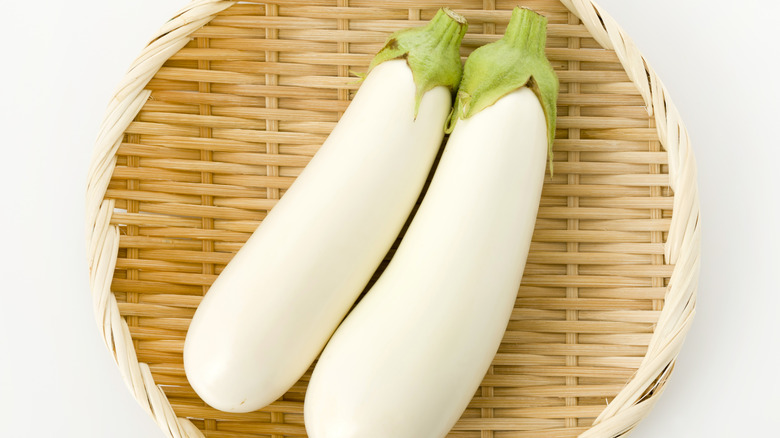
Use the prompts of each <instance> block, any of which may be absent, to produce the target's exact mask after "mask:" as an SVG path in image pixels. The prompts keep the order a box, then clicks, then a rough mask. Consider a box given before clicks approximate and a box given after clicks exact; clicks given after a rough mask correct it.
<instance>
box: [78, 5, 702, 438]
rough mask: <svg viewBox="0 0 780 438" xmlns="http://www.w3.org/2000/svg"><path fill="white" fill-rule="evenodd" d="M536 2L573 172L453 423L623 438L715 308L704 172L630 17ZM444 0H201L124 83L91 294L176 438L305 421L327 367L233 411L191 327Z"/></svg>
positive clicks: (494, 29) (501, 14)
mask: <svg viewBox="0 0 780 438" xmlns="http://www.w3.org/2000/svg"><path fill="white" fill-rule="evenodd" d="M522 4H523V5H524V6H528V7H531V8H534V9H537V10H539V11H541V12H542V13H544V14H545V15H547V16H548V18H549V20H550V26H549V39H548V48H547V51H548V55H549V56H550V58H551V60H552V63H553V65H554V67H555V68H556V70H557V72H558V74H559V77H560V78H561V95H560V100H559V105H560V109H559V113H560V114H561V117H560V121H559V130H558V132H557V135H556V143H555V161H556V164H555V165H556V167H555V168H556V174H555V176H554V177H552V178H549V176H548V178H549V179H548V180H547V181H546V184H545V187H544V191H543V197H542V202H541V207H540V210H539V218H538V220H537V226H536V231H535V233H534V241H533V243H532V246H531V253H530V254H529V260H528V265H527V267H526V275H525V277H524V279H523V285H522V286H521V287H520V290H519V293H518V299H517V304H516V308H515V310H514V312H513V314H512V320H511V321H510V323H509V326H508V329H507V332H506V335H505V337H504V340H503V342H502V345H501V347H500V350H499V353H498V354H497V356H496V358H495V360H494V362H493V365H492V366H491V368H490V370H489V372H488V374H487V375H486V377H485V379H484V380H483V384H482V387H481V389H480V391H479V392H478V394H477V397H475V399H474V400H473V401H472V403H471V404H470V405H469V408H468V409H467V410H466V412H465V413H464V415H463V418H462V419H461V420H460V421H459V422H458V424H457V425H456V427H455V429H454V430H453V432H452V433H451V436H453V437H480V438H487V437H494V438H497V437H537V436H538V437H542V436H544V437H572V436H583V437H594V436H598V437H614V436H621V435H624V434H625V433H628V432H629V431H630V430H631V429H632V428H633V427H634V426H635V425H636V424H637V422H638V421H640V420H641V419H642V418H643V417H644V416H645V415H647V413H648V412H649V410H650V409H651V408H652V406H653V405H654V403H655V402H656V401H657V399H658V395H659V394H660V392H661V391H662V390H663V386H664V384H665V382H666V379H667V378H668V376H669V373H670V372H671V369H672V368H673V365H674V360H675V358H676V356H677V353H678V351H679V349H680V347H681V344H682V340H683V338H684V335H685V333H686V331H687V330H688V328H689V327H690V321H691V319H692V317H693V313H694V306H695V293H696V283H697V278H698V270H699V239H700V235H699V226H698V213H699V211H698V195H697V191H696V169H695V163H694V161H693V156H692V153H691V150H690V145H689V141H688V138H687V134H686V131H685V129H684V127H683V126H682V123H681V121H680V119H679V114H678V113H677V111H676V109H675V107H674V105H673V104H672V102H671V101H670V99H669V98H668V95H667V92H666V90H665V89H664V88H663V85H662V84H661V82H660V80H659V79H658V77H657V76H656V75H655V73H654V72H653V71H652V69H651V68H650V66H649V64H648V63H647V62H646V61H645V60H644V59H643V58H642V56H641V54H640V53H639V51H638V50H637V49H636V47H635V46H634V45H633V44H632V43H631V41H630V39H629V38H628V37H627V36H626V35H625V34H624V33H623V32H622V31H621V30H620V28H619V26H618V25H617V24H616V23H615V22H614V20H612V19H611V18H610V17H609V16H608V15H607V14H605V13H604V12H603V11H602V10H601V9H600V8H599V7H598V6H597V5H595V4H594V3H592V2H590V1H588V0H564V1H563V2H562V3H559V2H557V1H554V0H529V1H524V2H522ZM439 6H440V4H439V2H420V1H419V0H415V1H395V2H386V3H377V2H368V1H364V0H349V1H348V2H347V1H346V0H313V1H307V2H306V5H301V4H300V2H293V1H288V0H284V1H276V2H269V3H266V2H261V1H250V2H242V3H238V4H236V3H235V2H228V1H216V0H199V1H195V2H193V3H191V4H190V5H189V6H187V7H186V8H185V9H183V10H182V11H181V12H180V13H179V14H178V15H177V16H176V17H174V19H172V20H171V21H169V22H168V23H167V24H166V25H165V26H164V27H163V29H161V31H160V33H159V35H158V36H157V37H155V38H154V39H153V40H152V42H151V43H150V45H149V46H148V47H147V48H146V49H145V50H144V51H143V53H142V54H141V55H140V56H139V58H138V59H137V60H136V61H135V63H134V64H133V66H132V67H131V69H130V71H129V72H128V74H127V76H126V77H125V79H124V80H123V81H122V83H121V84H120V87H119V89H118V91H117V93H116V96H115V98H114V99H113V100H112V102H111V104H110V106H109V109H108V113H107V116H106V119H105V121H104V123H103V125H102V126H101V131H100V134H99V136H98V140H97V145H96V149H95V154H94V159H93V162H92V165H91V167H90V174H89V175H90V179H89V184H88V189H87V240H88V248H89V262H90V286H91V289H92V292H93V301H94V303H95V315H96V318H97V321H98V324H99V326H100V327H101V330H102V333H103V335H104V338H105V340H106V345H107V346H108V348H109V350H110V351H112V353H113V354H114V357H115V359H116V361H117V364H118V366H119V369H120V371H121V373H122V375H123V377H124V378H125V381H126V383H127V384H128V387H129V389H130V390H131V392H132V393H133V394H134V395H135V396H136V398H137V399H138V400H139V403H141V405H142V406H143V407H144V408H145V409H146V410H148V411H149V412H150V414H151V415H152V416H153V417H154V418H155V420H156V421H157V422H158V423H159V424H160V425H161V427H162V428H163V430H164V431H165V432H166V434H167V435H168V436H177V437H178V436H182V437H197V436H203V433H204V432H205V433H206V435H207V436H209V437H221V436H224V437H227V436H230V437H236V436H255V435H256V434H261V435H265V436H267V435H268V434H270V435H271V436H272V437H281V436H287V435H303V434H305V430H304V428H303V419H302V415H301V414H302V404H301V402H302V397H303V393H304V391H305V388H306V382H307V381H308V378H309V376H310V372H309V373H307V374H306V375H304V377H303V378H302V379H301V381H300V382H299V383H297V384H296V385H295V386H293V388H291V390H290V391H289V392H288V394H287V395H285V397H284V398H283V400H280V401H277V402H275V403H274V404H272V405H271V406H269V407H267V408H265V409H263V410H261V411H258V412H255V413H251V414H241V415H239V414H226V413H221V412H218V411H215V410H213V409H211V408H209V407H207V406H205V405H204V404H203V402H202V401H200V400H199V399H198V398H197V396H196V395H195V393H194V392H193V391H192V390H191V389H190V388H189V386H188V384H187V381H186V377H185V376H184V371H183V367H182V364H181V350H182V345H183V339H184V334H185V333H186V329H187V326H188V324H189V319H190V318H191V316H192V314H193V311H194V308H195V307H197V305H198V303H199V302H200V299H201V297H202V295H203V294H204V293H205V291H206V290H207V288H208V286H209V285H210V284H211V282H212V281H213V280H214V278H216V275H218V274H219V272H221V269H222V267H223V266H224V265H225V264H226V263H227V262H228V261H229V260H230V258H231V257H232V254H233V253H235V251H237V250H238V249H239V248H240V246H241V244H242V243H243V242H244V241H245V240H246V238H247V237H248V236H249V233H251V232H252V231H253V230H254V228H255V227H256V226H257V223H258V222H259V221H261V220H262V219H263V217H264V216H265V213H266V212H267V211H268V210H269V209H271V208H273V205H274V204H275V201H276V200H277V199H279V198H280V197H281V196H283V194H284V190H286V189H287V188H288V187H289V186H290V184H291V183H292V181H293V180H294V178H295V177H296V176H297V174H298V173H299V172H300V169H301V168H302V167H303V166H305V165H306V163H307V162H308V160H309V158H310V157H311V156H312V155H313V154H314V153H315V152H316V150H317V148H318V146H319V144H320V143H321V142H322V141H323V140H324V138H325V137H326V136H327V134H328V133H329V132H330V130H331V129H332V127H333V126H334V124H335V122H336V121H337V120H338V117H339V115H340V113H341V112H343V111H344V109H345V108H346V106H347V105H348V102H349V98H350V97H351V94H352V92H353V90H355V89H356V88H357V86H358V85H357V83H355V81H354V80H353V79H352V78H350V77H349V76H350V75H349V71H350V70H352V71H357V72H362V71H365V67H366V65H367V63H368V62H369V61H370V59H371V56H372V54H373V53H374V52H375V51H376V50H377V49H378V48H379V47H380V46H381V44H382V42H383V40H384V38H385V37H386V35H387V34H388V33H389V32H392V31H394V30H397V29H400V28H403V27H408V26H412V25H419V24H421V23H422V22H424V21H426V20H427V19H429V18H430V17H431V16H432V14H433V13H434V12H435V10H436V9H437V8H438V7H439ZM449 6H451V7H453V8H454V9H456V10H457V11H458V12H460V13H462V14H464V15H465V16H466V17H467V18H468V19H469V21H470V22H471V28H470V32H469V34H468V35H467V36H466V38H465V39H464V49H463V53H462V54H463V56H464V57H465V56H466V55H467V54H468V53H469V52H470V51H471V50H473V49H474V48H475V47H477V46H479V45H481V44H484V43H487V42H490V41H494V40H495V39H496V38H498V36H499V35H500V34H501V33H502V32H503V30H504V28H505V26H506V23H507V22H508V17H509V10H511V8H512V7H513V6H514V2H506V1H503V0H496V1H491V0H484V1H479V0H456V1H453V2H450V4H449ZM604 49H607V50H604ZM648 115H649V117H648ZM661 146H663V148H664V150H665V152H664V151H662V150H661V149H660V148H661ZM672 191H673V193H674V196H672ZM468 205H469V200H468V199H464V208H468ZM388 256H389V257H390V256H392V251H391V253H390V254H389V255H388ZM605 401H606V402H608V403H605ZM177 416H178V417H180V418H177ZM187 418H189V420H188V419H187Z"/></svg>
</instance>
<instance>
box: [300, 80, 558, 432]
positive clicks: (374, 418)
mask: <svg viewBox="0 0 780 438" xmlns="http://www.w3.org/2000/svg"><path fill="white" fill-rule="evenodd" d="M546 153H547V131H546V126H545V119H544V114H543V112H542V108H541V105H540V104H539V101H538V100H537V98H536V96H535V95H534V94H533V92H531V91H530V90H529V89H527V88H521V89H520V90H518V91H515V92H513V93H511V94H509V95H507V96H505V97H503V98H501V99H500V100H499V101H498V102H496V103H495V104H494V105H493V106H491V107H488V108H486V109H485V110H483V111H481V112H480V113H478V114H476V115H474V116H473V117H471V118H469V119H467V120H459V121H458V123H457V125H456V127H455V130H454V132H453V133H452V135H451V136H450V138H449V141H448V143H447V146H446V148H445V150H444V153H443V156H442V159H441V162H440V163H439V166H438V168H437V170H436V173H435V174H434V177H433V181H432V183H431V186H430V188H429V189H428V193H427V194H426V195H425V198H424V199H423V202H422V204H421V206H420V209H419V211H418V212H417V214H416V216H415V217H414V219H413V220H412V223H411V225H410V227H409V229H408V231H407V233H406V235H405V236H404V238H403V240H402V241H401V245H400V247H399V248H398V251H397V252H396V254H395V256H394V257H393V259H392V261H391V262H390V265H389V266H388V267H387V270H386V271H385V272H384V273H383V274H382V276H381V277H380V278H379V280H378V281H377V283H375V285H374V286H373V287H372V288H371V290H370V291H369V292H368V294H367V295H366V296H365V297H364V299H363V300H362V301H361V302H360V303H359V304H358V305H357V307H356V308H355V309H354V310H353V311H352V312H351V313H350V314H349V316H348V317H347V318H346V320H345V321H344V322H343V323H342V324H341V326H340V327H339V328H338V330H336V333H335V334H334V335H333V338H331V340H330V342H329V343H328V345H327V347H326V348H325V350H324V351H323V353H322V355H321V357H320V359H319V361H318V363H317V365H316V366H315V369H314V374H313V375H312V378H311V381H310V382H309V387H308V390H307V393H306V398H305V403H304V420H305V423H306V431H307V433H308V434H309V436H310V437H311V438H365V437H371V438H436V437H444V436H445V435H446V434H447V433H448V432H449V430H450V429H451V428H452V427H453V425H454V424H455V422H456V421H457V420H458V418H459V417H460V415H461V414H462V413H463V411H464V409H465V408H466V406H467V405H468V403H469V401H470V400H471V398H472V396H473V395H474V393H475V392H476V390H477V388H478V387H479V384H480V382H481V380H482V378H483V377H484V375H485V373H486V371H487V369H488V367H489V366H490V363H491V361H492V360H493V357H494V356H495V353H496V351H497V349H498V346H499V344H500V342H501V338H502V337H503V334H504V331H505V330H506V326H507V323H508V321H509V317H510V315H511V312H512V308H513V307H514V303H515V297H516V295H517V290H518V287H519V285H520V281H521V278H522V273H523V268H524V266H525V261H526V257H527V254H528V249H529V245H530V242H531V235H532V233H533V229H534V224H535V222H536V212H537V210H538V206H539V199H540V196H541V189H542V183H543V179H544V168H545V160H546Z"/></svg>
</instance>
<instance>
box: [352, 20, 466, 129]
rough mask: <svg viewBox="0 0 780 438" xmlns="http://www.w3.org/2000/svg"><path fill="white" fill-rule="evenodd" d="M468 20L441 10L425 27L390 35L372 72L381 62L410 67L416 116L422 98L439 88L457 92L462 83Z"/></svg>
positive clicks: (375, 59) (372, 66)
mask: <svg viewBox="0 0 780 438" xmlns="http://www.w3.org/2000/svg"><path fill="white" fill-rule="evenodd" d="M466 28H468V24H467V23H466V19H465V18H464V17H463V16H461V15H460V14H457V13H455V12H453V11H452V10H450V9H448V8H442V9H439V11H438V12H437V13H436V15H435V16H434V17H433V18H432V19H431V21H429V22H428V24H426V25H425V26H421V27H413V28H410V29H403V30H400V31H398V32H395V33H393V34H392V35H390V38H388V39H387V42H386V43H385V46H384V47H383V48H382V50H380V51H379V53H377V54H376V56H375V57H374V59H373V60H372V61H371V64H370V65H369V66H368V69H369V71H371V69H372V68H374V67H376V66H377V65H379V64H381V63H382V62H385V61H389V60H391V59H398V58H403V59H406V62H407V63H408V64H409V68H410V69H411V70H412V76H413V77H414V83H415V87H416V92H415V102H414V115H415V117H416V116H417V111H418V110H419V108H420V101H421V100H422V97H423V95H424V94H425V93H426V92H427V91H429V90H431V89H433V88H434V87H437V86H440V85H441V86H445V87H447V88H449V89H450V90H451V91H452V92H454V91H455V90H456V89H457V88H458V84H459V83H460V79H461V74H462V72H463V67H462V66H461V63H460V42H461V40H463V35H465V34H466Z"/></svg>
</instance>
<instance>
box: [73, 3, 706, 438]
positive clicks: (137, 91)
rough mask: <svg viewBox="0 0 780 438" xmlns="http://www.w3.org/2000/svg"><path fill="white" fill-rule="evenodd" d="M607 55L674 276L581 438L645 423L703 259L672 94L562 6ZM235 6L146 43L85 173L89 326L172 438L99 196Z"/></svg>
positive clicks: (621, 45) (572, 6) (194, 8)
mask: <svg viewBox="0 0 780 438" xmlns="http://www.w3.org/2000/svg"><path fill="white" fill-rule="evenodd" d="M560 1H561V3H562V4H563V5H564V6H565V7H566V8H567V9H568V10H569V11H570V12H571V13H573V14H574V15H576V16H577V17H578V18H579V19H580V20H581V21H582V23H583V24H584V26H585V27H586V28H587V30H588V32H589V33H590V35H591V36H592V37H593V38H594V39H595V40H596V41H597V42H598V43H599V45H600V46H601V47H603V48H605V49H609V50H614V51H615V53H616V55H617V57H618V59H619V62H620V64H621V65H622V66H623V68H624V70H625V71H626V73H627V74H628V76H629V78H630V80H631V82H632V83H633V84H634V85H635V87H636V88H637V90H638V92H639V94H640V95H641V96H642V99H643V101H644V103H645V106H646V109H647V112H648V115H649V116H652V117H653V118H654V121H655V126H656V130H657V133H658V137H659V140H660V143H661V146H662V147H663V148H664V150H665V151H666V152H667V155H668V162H669V181H670V187H671V188H672V190H673V192H674V209H673V214H672V218H671V224H670V228H669V233H668V238H667V240H666V242H665V243H664V255H665V263H666V264H674V269H673V272H672V275H671V278H670V281H669V285H668V286H667V288H666V297H665V305H664V307H663V309H662V311H661V314H660V316H659V319H658V322H657V323H656V326H655V330H654V331H653V335H652V338H651V341H650V344H649V346H648V350H647V353H646V354H645V356H644V358H643V360H642V363H641V364H640V366H639V368H638V369H637V371H636V373H635V374H634V376H633V377H632V378H631V379H630V380H629V381H628V383H627V384H626V385H625V386H624V387H623V388H622V389H621V390H620V392H619V393H618V394H617V396H616V397H615V398H614V399H613V400H612V401H611V402H610V403H609V404H608V405H607V407H606V408H605V409H604V411H603V412H602V413H601V414H600V415H599V416H598V418H597V419H596V420H595V422H594V424H593V426H592V427H590V428H589V429H588V430H587V431H585V432H583V433H582V434H581V435H580V437H585V438H591V437H616V436H621V435H624V434H625V433H627V432H629V431H630V430H631V429H633V428H634V427H635V426H636V425H637V424H638V423H639V421H641V420H642V419H643V418H644V417H645V416H647V415H648V414H649V412H650V410H651V409H652V407H653V406H654V405H655V403H656V402H657V401H658V398H659V395H660V394H661V393H662V392H663V388H664V385H665V382H666V380H667V378H668V376H669V374H670V373H671V371H672V369H673V367H674V363H675V360H676V358H677V355H678V353H679V351H680V349H681V347H682V343H683V340H684V338H685V335H686V333H687V331H688V330H689V328H690V326H691V323H692V320H693V317H694V315H695V301H696V293H697V284H698V273H699V260H700V239H701V235H700V223H699V198H698V188H697V183H696V165H695V159H694V156H693V151H692V148H691V146H690V140H689V137H688V133H687V130H686V128H685V126H684V124H683V122H682V120H681V118H680V115H679V112H678V111H677V109H676V107H675V105H674V104H673V102H672V100H671V98H670V97H669V94H668V92H667V90H666V88H665V87H664V85H663V83H662V82H661V80H660V78H659V77H658V76H657V74H656V73H655V71H654V70H653V69H652V68H651V66H650V64H649V63H648V62H647V60H646V59H645V58H644V56H643V55H642V54H641V53H640V51H639V50H638V48H637V47H636V46H635V45H634V43H633V42H632V40H631V39H630V38H629V37H628V36H627V35H626V34H625V32H624V31H623V30H622V29H621V27H620V26H619V25H618V24H617V22H616V21H615V20H614V19H613V18H612V17H611V16H609V14H607V13H606V12H605V11H604V10H603V9H602V8H601V7H600V6H598V5H597V4H596V3H594V2H593V1H591V0H560ZM236 3H238V2H237V1H227V0H193V1H192V2H191V3H190V4H189V5H187V6H185V7H184V8H183V9H182V10H180V11H179V12H178V13H177V14H176V15H175V16H174V17H173V18H171V19H170V20H169V21H168V22H167V23H166V24H165V25H164V26H163V27H162V28H161V29H160V30H159V31H158V33H157V35H155V36H154V37H153V38H152V40H151V41H150V43H149V45H148V46H147V47H146V48H145V49H144V50H143V51H142V53H141V54H140V55H139V56H138V58H137V59H136V60H135V61H134V62H133V64H132V65H131V67H130V69H129V71H128V73H127V74H126V76H125V77H124V78H123V80H122V81H121V82H120V84H119V86H118V88H117V91H116V93H115V95H114V97H113V98H112V100H111V102H110V104H109V107H108V109H107V113H106V117H105V119H104V121H103V124H102V125H101V128H100V131H99V135H98V138H97V140H96V144H95V148H94V152H93V158H92V162H91V165H90V168H89V172H88V175H89V177H88V184H87V190H86V192H87V193H86V195H87V202H86V207H87V214H86V218H87V219H86V238H87V248H88V263H89V269H90V289H91V292H92V297H93V305H94V306H93V308H94V313H95V317H96V322H97V324H98V327H99V328H100V330H101V334H102V336H103V338H104V340H105V342H106V346H107V348H108V349H109V351H111V352H112V354H113V356H114V358H115V360H116V362H117V365H118V366H119V368H120V371H121V374H122V376H123V378H124V380H125V382H126V384H127V385H128V387H129V389H130V390H131V392H132V393H133V394H134V396H135V398H136V399H137V401H138V402H139V403H140V404H141V406H142V407H143V408H144V409H145V410H147V411H148V412H149V413H150V414H151V415H152V416H153V417H154V419H155V420H156V422H157V423H158V424H159V426H160V427H161V428H162V429H163V431H164V432H165V433H166V434H168V435H169V436H172V437H175V436H184V437H188V436H190V437H202V436H203V435H202V434H201V432H200V431H199V430H198V429H197V428H196V427H195V426H194V425H193V424H192V423H191V422H190V421H189V420H187V419H186V418H177V417H176V415H175V413H174V411H173V408H172V407H171V405H170V403H169V402H168V400H167V398H166V396H165V394H164V393H163V392H162V391H161V390H160V389H159V388H158V387H157V385H156V383H155V382H154V379H153V377H152V373H151V371H150V369H149V366H148V365H147V364H145V363H143V362H139V361H138V359H137V357H136V353H135V349H134V346H133V341H132V338H131V336H130V331H129V328H128V325H127V322H126V321H125V320H124V319H123V318H122V317H121V316H120V313H119V308H118V304H117V301H116V298H115V296H114V295H113V293H112V292H111V291H110V285H111V280H112V274H113V272H114V269H115V265H116V259H117V253H118V240H119V228H118V226H115V225H111V224H110V219H111V216H112V214H113V211H114V200H112V199H105V194H106V190H107V188H108V183H109V180H110V178H111V173H112V170H113V168H114V166H115V165H116V152H117V149H118V147H119V144H120V143H121V141H122V137H123V134H124V131H125V130H126V128H127V127H128V125H129V124H130V122H131V121H132V120H133V119H134V118H135V116H136V115H137V114H138V112H139V111H140V110H141V108H142V107H143V105H144V103H145V102H146V101H147V100H148V98H149V95H150V91H148V90H145V89H144V87H145V86H146V84H147V83H148V82H149V80H150V79H152V77H153V76H154V75H155V74H156V73H157V71H158V70H159V68H160V67H161V66H162V65H163V63H164V62H165V61H167V59H168V58H169V57H170V56H172V55H173V54H175V53H176V52H178V50H179V49H181V48H182V47H184V45H186V44H187V42H188V41H189V35H190V34H191V33H193V32H194V31H196V30H197V29H199V28H200V27H202V26H204V25H205V24H207V23H208V22H209V21H211V19H212V18H214V17H215V16H216V15H217V14H218V13H219V12H221V11H223V10H225V9H227V8H229V7H231V6H233V5H234V4H236Z"/></svg>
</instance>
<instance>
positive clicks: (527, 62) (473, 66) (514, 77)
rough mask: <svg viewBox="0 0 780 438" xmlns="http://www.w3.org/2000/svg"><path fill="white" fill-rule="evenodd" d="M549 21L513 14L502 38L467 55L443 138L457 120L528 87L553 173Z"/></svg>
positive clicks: (554, 83) (554, 84)
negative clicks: (543, 122)
mask: <svg viewBox="0 0 780 438" xmlns="http://www.w3.org/2000/svg"><path fill="white" fill-rule="evenodd" d="M546 39H547V18H545V17H544V16H542V15H540V14H538V13H536V12H534V11H532V10H530V9H525V8H519V7H518V8H515V9H514V10H513V11H512V18H511V20H510V21H509V25H508V26H507V29H506V33H504V37H503V38H501V39H500V40H498V41H495V42H493V43H490V44H487V45H484V46H482V47H480V48H478V49H476V50H474V52H473V53H472V54H471V55H469V57H468V59H467V60H466V65H465V66H464V68H463V79H462V80H461V84H460V89H459V90H458V95H457V97H456V100H455V109H454V110H453V113H452V116H451V119H450V122H449V125H448V127H447V132H452V129H453V128H454V127H455V124H456V123H457V121H458V119H467V118H469V117H471V116H473V115H474V114H476V113H478V112H480V111H482V110H483V109H485V108H487V107H489V106H490V105H493V104H494V103H496V101H498V99H500V98H502V97H504V96H506V95H507V94H509V93H511V92H513V91H515V90H517V89H518V88H520V87H523V86H527V87H528V88H530V89H531V90H532V91H533V92H534V93H535V94H536V96H537V97H538V98H539V102H540V103H541V105H542V109H543V110H544V116H545V119H546V120H547V142H548V149H547V151H548V157H549V160H550V173H552V145H553V140H554V139H555V120H556V116H557V108H556V103H557V100H558V88H559V84H558V77H557V76H556V75H555V72H554V71H553V68H552V65H550V61H548V60H547V57H546V56H545V53H544V46H545V42H546Z"/></svg>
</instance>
